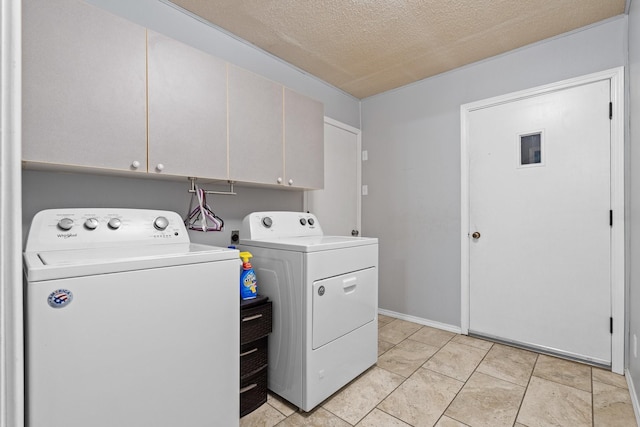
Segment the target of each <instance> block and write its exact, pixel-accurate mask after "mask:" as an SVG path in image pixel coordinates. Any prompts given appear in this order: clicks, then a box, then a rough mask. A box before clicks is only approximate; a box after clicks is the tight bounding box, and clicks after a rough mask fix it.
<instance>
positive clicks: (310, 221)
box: [307, 218, 316, 225]
mask: <svg viewBox="0 0 640 427" xmlns="http://www.w3.org/2000/svg"><path fill="white" fill-rule="evenodd" d="M307 222H308V223H309V225H313V224H315V223H316V222H315V221H314V219H313V218H309V219H308V220H307Z"/></svg>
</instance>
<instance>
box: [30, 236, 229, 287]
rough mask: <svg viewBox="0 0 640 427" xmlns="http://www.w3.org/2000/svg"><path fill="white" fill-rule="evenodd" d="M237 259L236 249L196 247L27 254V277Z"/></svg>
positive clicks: (37, 277) (85, 274)
mask: <svg viewBox="0 0 640 427" xmlns="http://www.w3.org/2000/svg"><path fill="white" fill-rule="evenodd" d="M237 259H239V258H238V251H237V250H235V249H227V248H221V247H216V246H207V245H199V244H195V243H180V244H169V245H166V244H165V245H132V246H126V247H111V248H98V249H85V250H81V249H73V250H61V251H43V252H25V254H24V262H25V274H26V276H27V280H28V281H30V282H33V281H41V280H52V279H62V278H68V277H79V276H89V275H96V274H108V273H117V272H124V271H132V270H142V269H149V268H162V267H170V266H176V265H185V264H196V263H202V262H214V261H223V260H237Z"/></svg>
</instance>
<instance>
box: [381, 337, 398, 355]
mask: <svg viewBox="0 0 640 427" xmlns="http://www.w3.org/2000/svg"><path fill="white" fill-rule="evenodd" d="M394 345H395V344H391V343H390V342H386V341H382V340H378V357H380V356H381V355H382V354H384V352H386V351H387V350H389V349H390V348H391V347H393V346H394Z"/></svg>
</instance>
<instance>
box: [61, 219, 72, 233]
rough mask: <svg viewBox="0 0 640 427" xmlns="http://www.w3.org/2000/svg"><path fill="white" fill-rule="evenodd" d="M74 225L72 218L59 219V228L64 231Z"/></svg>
mask: <svg viewBox="0 0 640 427" xmlns="http://www.w3.org/2000/svg"><path fill="white" fill-rule="evenodd" d="M71 227H73V220H72V219H71V218H62V219H61V220H60V221H58V228H59V229H60V230H62V231H69V230H71Z"/></svg>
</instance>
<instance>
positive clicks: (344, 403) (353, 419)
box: [322, 366, 405, 425]
mask: <svg viewBox="0 0 640 427" xmlns="http://www.w3.org/2000/svg"><path fill="white" fill-rule="evenodd" d="M404 379H405V378H404V377H402V376H400V375H397V374H394V373H392V372H389V371H387V370H385V369H382V368H378V367H377V366H374V367H373V368H371V369H369V370H368V371H367V372H365V373H364V374H362V375H361V376H360V377H359V378H358V379H356V380H355V381H353V382H352V383H351V384H349V385H347V386H346V387H344V388H343V389H342V390H340V391H339V392H338V393H337V394H335V395H334V396H333V397H331V398H329V399H328V400H327V401H326V402H325V403H324V404H323V405H322V407H323V408H325V409H326V410H327V411H329V412H331V413H332V414H335V415H337V416H338V417H340V418H342V419H343V420H346V421H347V422H349V423H351V424H354V425H355V424H357V423H358V421H360V420H361V419H362V418H364V417H365V415H367V414H368V413H369V412H370V411H371V410H372V409H373V408H375V407H376V405H377V404H378V403H380V402H381V401H382V399H384V398H385V397H386V396H387V395H388V394H389V393H391V392H392V391H393V390H395V389H396V387H398V386H399V385H400V383H402V381H404Z"/></svg>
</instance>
